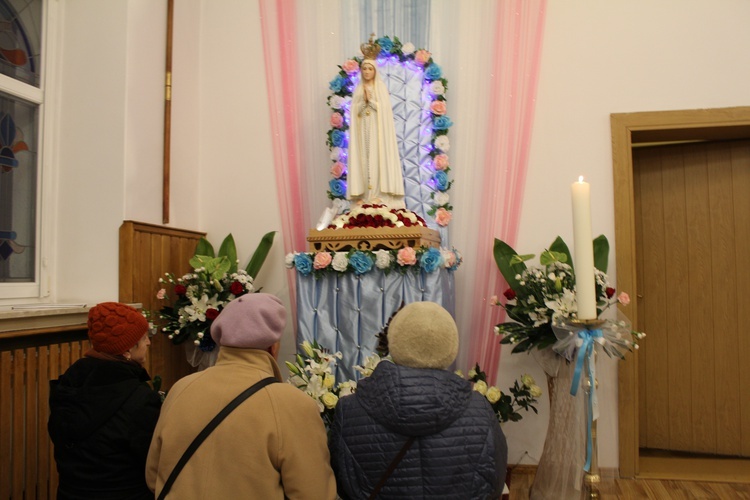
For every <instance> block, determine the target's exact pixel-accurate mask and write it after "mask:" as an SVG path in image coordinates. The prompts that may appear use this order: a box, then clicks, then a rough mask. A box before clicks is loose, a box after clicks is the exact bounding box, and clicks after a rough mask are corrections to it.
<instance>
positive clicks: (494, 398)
mask: <svg viewBox="0 0 750 500" xmlns="http://www.w3.org/2000/svg"><path fill="white" fill-rule="evenodd" d="M502 395H503V393H502V392H500V389H498V388H497V387H495V386H492V387H490V388H489V389H487V401H489V402H490V403H492V404H493V405H494V404H495V403H497V402H498V401H500V396H502Z"/></svg>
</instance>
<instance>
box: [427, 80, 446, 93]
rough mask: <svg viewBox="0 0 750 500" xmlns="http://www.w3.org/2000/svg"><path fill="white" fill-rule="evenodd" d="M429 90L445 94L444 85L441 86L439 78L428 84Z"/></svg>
mask: <svg viewBox="0 0 750 500" xmlns="http://www.w3.org/2000/svg"><path fill="white" fill-rule="evenodd" d="M430 92H432V93H433V94H435V95H443V94H445V87H444V86H443V82H441V81H440V80H435V81H434V82H432V83H431V84H430Z"/></svg>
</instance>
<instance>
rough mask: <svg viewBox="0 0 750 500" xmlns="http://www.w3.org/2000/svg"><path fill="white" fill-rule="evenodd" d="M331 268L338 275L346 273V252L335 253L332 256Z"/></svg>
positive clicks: (347, 261) (347, 262) (347, 264)
mask: <svg viewBox="0 0 750 500" xmlns="http://www.w3.org/2000/svg"><path fill="white" fill-rule="evenodd" d="M331 266H332V267H333V268H334V269H335V270H336V271H338V272H340V273H343V272H344V271H346V268H347V267H348V266H349V258H348V257H347V256H346V252H336V253H335V254H334V255H333V261H332V262H331Z"/></svg>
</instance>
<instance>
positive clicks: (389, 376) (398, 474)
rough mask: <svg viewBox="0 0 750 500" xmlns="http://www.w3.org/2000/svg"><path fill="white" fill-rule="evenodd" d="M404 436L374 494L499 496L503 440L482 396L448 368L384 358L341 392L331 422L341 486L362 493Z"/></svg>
mask: <svg viewBox="0 0 750 500" xmlns="http://www.w3.org/2000/svg"><path fill="white" fill-rule="evenodd" d="M408 436H416V438H417V439H416V440H415V441H414V443H413V444H412V446H411V448H409V451H408V452H407V453H406V455H405V456H404V458H403V459H402V460H401V462H400V463H399V464H398V466H397V467H396V469H395V471H394V472H393V474H392V475H391V476H390V477H389V478H388V480H387V481H386V483H385V486H384V487H383V489H382V490H381V491H380V494H379V495H378V498H403V499H407V498H408V499H410V500H417V499H423V498H429V499H462V500H465V499H486V498H493V499H497V498H500V495H501V492H502V485H503V480H504V479H505V470H506V465H507V457H508V446H507V444H506V442H505V436H504V435H503V432H502V430H501V429H500V425H499V424H498V422H497V418H496V417H495V414H494V413H493V411H492V408H491V407H490V405H489V403H488V402H487V400H486V399H485V398H484V397H483V396H482V395H481V394H479V393H477V392H474V391H472V389H471V384H470V383H469V382H468V381H466V380H464V379H462V378H460V377H458V376H457V375H455V374H453V373H451V372H448V371H446V370H432V369H424V368H409V367H405V366H400V365H396V364H393V363H390V362H381V363H380V364H379V365H378V366H377V368H376V369H375V371H374V372H373V374H372V375H371V376H370V377H368V378H366V379H363V380H360V382H359V385H358V387H357V392H356V393H355V394H353V395H351V396H347V397H344V398H341V400H340V401H339V403H338V406H336V416H335V420H334V423H333V426H332V428H331V436H330V449H331V463H332V466H333V471H334V472H335V474H336V481H337V483H338V493H339V495H340V496H341V497H342V498H344V499H366V498H368V496H369V495H370V493H371V492H372V491H373V489H374V488H375V486H376V485H377V483H378V482H379V481H380V478H381V477H382V476H383V473H384V472H385V470H386V469H387V468H388V466H389V465H390V463H391V461H392V460H393V458H394V457H395V456H396V455H397V454H398V452H399V450H400V449H401V447H402V446H403V444H404V443H405V442H406V440H407V439H408Z"/></svg>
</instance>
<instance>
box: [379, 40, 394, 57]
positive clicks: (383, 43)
mask: <svg viewBox="0 0 750 500" xmlns="http://www.w3.org/2000/svg"><path fill="white" fill-rule="evenodd" d="M378 45H380V48H381V49H383V50H384V51H386V52H388V53H389V54H390V53H391V52H392V51H393V41H391V39H390V38H388V37H387V36H384V37H382V38H378Z"/></svg>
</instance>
